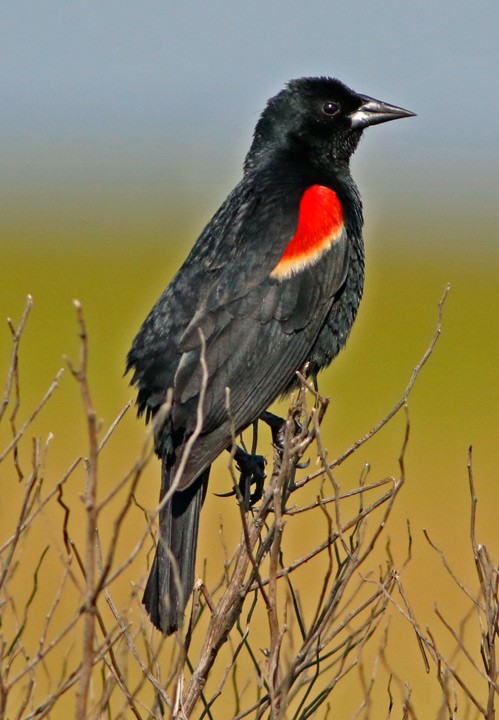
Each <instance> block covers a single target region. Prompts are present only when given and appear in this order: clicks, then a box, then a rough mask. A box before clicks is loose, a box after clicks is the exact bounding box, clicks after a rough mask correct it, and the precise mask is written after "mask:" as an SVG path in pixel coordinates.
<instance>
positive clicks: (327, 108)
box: [322, 100, 340, 115]
mask: <svg viewBox="0 0 499 720" xmlns="http://www.w3.org/2000/svg"><path fill="white" fill-rule="evenodd" d="M339 109H340V106H339V105H338V103H335V102H333V101H332V100H327V101H326V102H325V103H324V105H323V106H322V111H323V112H324V114H325V115H336V113H337V112H338V110H339Z"/></svg>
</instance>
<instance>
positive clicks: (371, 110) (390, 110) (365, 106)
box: [350, 95, 416, 129]
mask: <svg viewBox="0 0 499 720" xmlns="http://www.w3.org/2000/svg"><path fill="white" fill-rule="evenodd" d="M359 97H360V99H361V100H362V105H361V106H360V108H358V109H357V110H355V111H354V112H353V113H351V114H350V122H351V125H352V127H353V128H358V129H362V128H365V127H367V126H368V125H378V124H379V123H384V122H388V121H389V120H398V119H399V118H405V117H414V116H415V115H416V113H413V112H411V111H410V110H404V108H401V107H397V106H396V105H390V104H389V103H385V102H382V101H381V100H376V99H375V98H372V97H369V96H368V95H360V96H359Z"/></svg>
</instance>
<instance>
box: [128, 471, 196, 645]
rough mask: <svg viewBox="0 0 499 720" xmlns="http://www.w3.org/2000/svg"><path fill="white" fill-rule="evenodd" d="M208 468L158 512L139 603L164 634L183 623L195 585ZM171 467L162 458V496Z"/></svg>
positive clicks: (170, 473)
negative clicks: (149, 565)
mask: <svg viewBox="0 0 499 720" xmlns="http://www.w3.org/2000/svg"><path fill="white" fill-rule="evenodd" d="M209 474H210V468H209V467H208V468H207V469H206V470H205V471H204V472H203V473H202V474H201V475H200V476H199V477H198V478H197V480H195V481H194V482H193V483H192V485H190V486H189V487H188V488H186V489H185V490H182V491H178V492H175V493H174V494H173V496H172V498H171V500H169V501H168V502H167V503H166V505H165V506H164V507H163V508H162V509H161V510H160V514H159V541H158V546H157V548H156V556H155V558H154V562H153V565H152V568H151V572H150V575H149V579H148V581H147V585H146V589H145V591H144V597H143V598H142V602H143V603H144V605H145V607H146V610H147V612H148V614H149V616H150V618H151V621H152V623H153V624H154V625H155V626H156V627H157V628H158V630H161V632H162V633H163V634H164V635H171V634H172V633H174V632H175V631H176V630H178V628H179V627H181V626H182V624H183V618H184V611H185V607H186V605H187V603H188V601H189V597H190V595H191V593H192V589H193V586H194V569H195V565H196V548H197V540H198V529H199V515H200V512H201V507H202V505H203V502H204V498H205V495H206V487H207V484H208V476H209ZM173 475H174V472H173V467H172V464H171V463H169V462H168V460H166V459H163V463H162V471H161V498H163V497H164V495H165V493H166V492H167V491H168V489H169V488H170V484H171V482H172V479H173Z"/></svg>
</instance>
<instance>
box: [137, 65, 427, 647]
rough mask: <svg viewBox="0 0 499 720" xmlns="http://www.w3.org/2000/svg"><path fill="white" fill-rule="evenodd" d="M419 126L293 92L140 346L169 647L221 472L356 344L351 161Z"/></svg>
mask: <svg viewBox="0 0 499 720" xmlns="http://www.w3.org/2000/svg"><path fill="white" fill-rule="evenodd" d="M411 115H414V113H412V112H410V111H408V110H404V109H402V108H400V107H396V106H395V105H389V104H388V103H384V102H381V101H379V100H375V99H374V98H371V97H368V96H366V95H360V94H358V93H355V92H353V91H352V90H350V89H349V88H348V87H346V86H345V85H343V84H342V83H341V82H339V81H338V80H334V79H331V78H324V77H319V78H301V79H298V80H292V81H291V82H290V83H288V85H287V86H286V87H285V88H284V90H282V91H281V92H279V93H278V94H277V95H276V96H275V97H273V98H271V99H270V100H269V102H268V104H267V106H266V108H265V110H264V111H263V113H262V115H261V117H260V119H259V120H258V123H257V125H256V128H255V132H254V137H253V142H252V144H251V147H250V150H249V152H248V154H247V156H246V159H245V162H244V174H243V177H242V179H241V181H240V182H239V184H238V185H237V186H236V187H235V188H234V190H233V191H232V192H231V193H230V194H229V196H228V197H227V199H226V200H225V202H224V203H223V204H222V206H221V207H220V209H219V210H218V211H217V212H216V213H215V215H214V216H213V218H212V219H211V220H210V222H209V223H208V225H207V226H206V227H205V229H204V230H203V232H202V233H201V235H200V236H199V238H198V240H197V242H196V244H195V245H194V247H193V249H192V250H191V252H190V254H189V256H188V257H187V259H186V260H185V262H184V264H183V265H182V267H181V268H180V270H179V271H178V273H177V274H176V276H175V277H174V278H173V280H172V282H171V283H170V285H169V286H168V287H167V289H166V290H165V292H164V293H163V295H162V296H161V297H160V298H159V300H158V301H157V303H156V304H155V306H154V307H153V309H152V310H151V312H150V313H149V315H148V316H147V318H146V320H145V322H144V324H143V325H142V327H141V329H140V330H139V333H138V335H137V337H136V338H135V340H134V341H133V345H132V348H131V350H130V352H129V354H128V358H127V360H128V363H127V367H128V369H132V370H133V377H132V382H133V384H134V385H136V386H137V388H138V400H137V403H138V411H139V413H145V415H146V418H147V419H149V418H150V417H153V416H155V415H156V414H157V413H158V410H160V408H162V407H163V409H164V412H163V414H162V416H161V421H160V422H158V423H157V427H156V432H155V449H156V453H157V454H158V456H159V457H160V458H161V460H162V476H161V493H160V497H161V498H162V499H163V503H162V505H161V509H160V513H159V518H160V520H159V541H158V546H157V550H156V556H155V559H154V563H153V566H152V569H151V573H150V576H149V580H148V582H147V586H146V589H145V593H144V598H143V602H144V604H145V606H146V609H147V612H148V613H149V615H150V617H151V620H152V622H153V623H154V625H155V626H156V627H157V628H159V629H160V630H161V631H162V632H163V633H164V634H170V633H173V632H175V631H176V630H177V629H178V628H179V627H180V626H181V625H182V622H183V615H184V610H185V607H186V604H187V602H188V600H189V597H190V594H191V592H192V589H193V584H194V570H195V559H196V546H197V535H198V528H199V515H200V511H201V506H202V504H203V501H204V497H205V494H206V487H207V483H208V477H209V474H210V466H211V463H212V462H213V461H214V460H215V458H216V457H217V456H218V455H219V454H220V453H221V452H223V451H224V450H225V449H228V448H229V449H230V447H231V445H232V438H233V437H234V432H235V433H236V434H237V433H239V432H240V431H242V430H243V429H244V428H246V427H247V426H248V425H250V424H251V423H253V422H254V421H255V420H257V419H258V418H259V417H261V415H262V414H263V413H264V411H265V410H266V408H267V407H268V406H269V405H270V404H271V403H272V402H273V401H274V400H275V399H276V398H277V397H279V396H280V395H282V394H283V393H286V392H288V391H289V390H291V389H292V388H293V387H294V386H295V385H296V383H297V378H296V371H297V370H300V369H301V368H302V367H303V366H304V365H305V363H307V367H308V374H309V376H311V377H315V376H316V375H317V373H318V372H319V370H321V369H322V368H324V367H325V366H327V365H329V363H330V362H331V360H332V359H333V358H334V357H335V355H336V354H337V353H338V352H339V350H340V349H341V348H342V347H343V345H344V344H345V341H346V339H347V336H348V333H349V331H350V329H351V327H352V323H353V321H354V319H355V315H356V313H357V308H358V306H359V302H360V299H361V295H362V288H363V283H364V250H363V242H362V224H363V220H362V204H361V200H360V196H359V192H358V190H357V187H356V185H355V183H354V181H353V179H352V177H351V175H350V169H349V160H350V157H351V155H352V153H353V152H354V150H355V149H356V147H357V144H358V142H359V140H360V138H361V135H362V132H363V130H364V129H365V128H366V127H368V126H369V125H376V124H378V123H383V122H386V121H388V120H396V119H397V118H404V117H409V116H411ZM227 388H228V389H229V394H228V391H227ZM167 398H168V403H167V404H165V403H166V400H167ZM227 398H229V402H230V408H229V409H228V407H227ZM198 410H200V417H201V420H202V423H201V425H200V426H198V427H197V429H196V423H197V420H198ZM229 410H230V412H229ZM158 418H159V416H158ZM195 430H196V433H195V434H194V436H193V433H194V432H195ZM190 438H191V439H193V440H194V441H193V442H190V443H189V439H190ZM186 448H187V451H186ZM239 453H240V454H239V455H238V457H237V458H236V459H237V462H238V464H239V465H240V466H241V467H242V468H244V467H245V464H246V462H247V463H248V464H249V467H250V470H249V471H248V472H249V475H252V474H253V475H254V474H255V473H254V470H252V469H251V457H246V456H245V453H243V452H242V451H241V450H240V451H239ZM184 454H185V456H184ZM243 472H244V469H243Z"/></svg>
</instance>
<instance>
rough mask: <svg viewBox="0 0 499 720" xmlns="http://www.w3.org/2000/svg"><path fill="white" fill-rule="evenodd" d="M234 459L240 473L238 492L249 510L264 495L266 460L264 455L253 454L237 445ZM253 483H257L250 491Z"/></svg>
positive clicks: (242, 502)
mask: <svg viewBox="0 0 499 720" xmlns="http://www.w3.org/2000/svg"><path fill="white" fill-rule="evenodd" d="M234 460H235V461H236V465H237V469H238V470H239V473H240V476H239V487H238V489H237V490H236V494H238V495H239V496H240V497H239V499H240V502H241V505H242V507H243V508H244V509H245V510H249V509H250V508H251V507H253V505H254V504H255V503H257V502H258V501H259V500H260V499H261V497H262V495H263V481H264V480H265V477H266V474H265V464H266V461H265V458H264V457H263V455H252V454H251V453H248V452H246V451H245V450H243V449H242V448H240V447H236V451H235V453H234ZM252 485H255V491H254V492H253V493H251V492H250V488H251V486H252Z"/></svg>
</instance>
